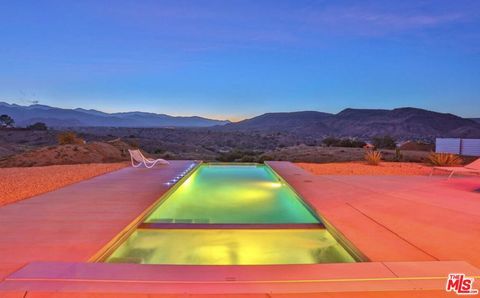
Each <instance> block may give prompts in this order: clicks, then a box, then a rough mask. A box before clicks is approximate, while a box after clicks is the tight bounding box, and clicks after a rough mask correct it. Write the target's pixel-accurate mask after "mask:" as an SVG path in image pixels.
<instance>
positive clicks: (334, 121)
mask: <svg viewBox="0 0 480 298" xmlns="http://www.w3.org/2000/svg"><path fill="white" fill-rule="evenodd" d="M0 114H8V115H10V116H11V117H13V118H14V120H15V122H16V124H17V126H26V125H29V124H32V123H35V122H44V123H46V124H47V126H50V127H85V126H100V127H210V128H212V129H215V130H218V131H225V132H228V131H241V132H248V133H251V132H258V133H289V134H295V135H297V136H300V137H312V138H322V137H326V136H337V137H360V138H371V137H373V136H379V135H392V136H394V137H397V138H403V139H406V138H415V139H433V138H435V137H463V138H480V118H472V119H467V118H462V117H459V116H456V115H453V114H447V113H437V112H432V111H428V110H422V109H417V108H398V109H393V110H382V109H345V110H343V111H341V112H339V113H337V114H330V113H323V112H316V111H304V112H287V113H267V114H263V115H260V116H257V117H253V118H251V119H246V120H243V121H239V122H230V121H222V120H213V119H207V118H202V117H197V116H193V117H174V116H169V115H165V114H154V113H145V112H127V113H104V112H100V111H97V110H86V109H81V108H77V109H60V108H55V107H50V106H45V105H38V104H35V105H30V106H20V105H16V104H8V103H4V102H0Z"/></svg>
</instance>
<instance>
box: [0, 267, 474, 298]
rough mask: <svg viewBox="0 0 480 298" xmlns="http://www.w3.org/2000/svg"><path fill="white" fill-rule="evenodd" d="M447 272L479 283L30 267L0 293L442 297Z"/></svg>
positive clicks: (384, 270)
mask: <svg viewBox="0 0 480 298" xmlns="http://www.w3.org/2000/svg"><path fill="white" fill-rule="evenodd" d="M452 270H453V271H454V272H462V273H465V274H466V275H467V276H470V277H474V278H480V270H479V269H477V268H475V267H473V266H471V265H470V264H468V263H466V262H461V261H433V262H365V263H343V264H314V265H253V266H238V265H237V266H235V265H228V266H212V265H206V266H192V265H137V264H105V263H65V262H62V263H59V262H34V263H30V264H28V265H27V266H26V267H24V268H22V269H21V270H19V271H17V272H15V273H13V274H12V275H10V276H9V277H7V278H6V279H5V281H4V282H3V283H1V284H0V293H1V292H2V291H3V292H22V291H24V292H29V293H35V292H42V293H52V292H55V293H58V292H68V293H85V292H88V293H150V294H155V293H161V294H183V295H184V294H185V293H188V294H189V295H201V294H221V293H229V294H261V293H270V294H293V293H297V294H298V293H313V292H314V293H332V292H336V293H340V292H343V293H348V292H364V293H369V292H383V293H404V292H407V291H419V290H420V291H423V292H429V291H430V292H431V293H436V295H438V294H439V293H445V292H444V289H445V283H446V280H447V276H448V274H449V273H451V272H452ZM187 289H188V290H187ZM189 297H190V296H189ZM357 297H361V295H357ZM432 297H434V296H432Z"/></svg>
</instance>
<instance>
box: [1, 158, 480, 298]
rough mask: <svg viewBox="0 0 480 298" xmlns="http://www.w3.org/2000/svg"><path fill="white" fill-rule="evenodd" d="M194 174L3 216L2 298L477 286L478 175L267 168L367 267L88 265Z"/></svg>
mask: <svg viewBox="0 0 480 298" xmlns="http://www.w3.org/2000/svg"><path fill="white" fill-rule="evenodd" d="M190 164H191V162H189V161H178V162H172V164H171V165H170V166H168V167H163V168H157V169H154V170H147V169H132V168H127V169H122V170H120V171H117V172H113V173H110V174H106V175H103V176H100V177H97V178H93V179H90V180H87V181H83V182H80V183H77V184H74V185H71V186H68V187H65V188H62V189H59V190H57V191H54V192H50V193H47V194H43V195H40V196H37V197H34V198H32V199H28V200H25V201H21V202H18V203H15V204H11V205H7V206H4V207H2V208H0V233H1V234H0V235H2V236H1V237H0V281H1V280H3V282H1V283H0V297H77V296H81V294H82V293H84V294H85V293H89V294H92V295H93V294H95V297H133V296H132V295H135V297H138V295H139V294H142V295H145V296H142V297H147V295H148V297H160V296H161V297H191V296H193V295H195V296H210V295H218V297H237V296H240V295H242V296H243V295H248V296H252V297H285V296H291V297H298V295H299V294H300V293H301V296H302V297H385V296H386V295H388V296H389V297H407V296H414V297H449V296H452V297H453V296H456V295H455V294H453V293H446V292H445V291H444V286H445V280H446V275H447V274H448V273H450V272H452V273H453V272H463V273H466V274H467V275H471V276H476V277H478V278H480V270H479V269H478V267H480V253H479V251H480V193H478V191H477V190H478V189H479V188H480V179H479V178H478V177H472V178H454V179H452V180H450V181H446V180H445V178H444V177H433V178H429V177H395V176H387V177H386V176H382V177H374V176H315V175H313V174H311V173H309V172H307V171H305V170H302V169H301V168H299V167H297V166H295V165H294V164H292V163H289V162H269V163H268V164H269V165H270V166H271V167H272V168H274V169H275V170H276V171H277V172H278V173H279V174H280V175H281V176H282V177H283V178H284V179H285V180H286V181H287V182H288V183H289V184H291V185H292V186H293V187H294V188H295V189H296V190H297V192H298V193H300V194H301V195H302V196H303V198H304V199H305V200H306V201H307V203H308V204H310V205H311V207H312V208H313V209H314V210H315V211H317V212H318V213H319V214H320V215H321V216H322V217H323V218H324V219H325V220H326V221H327V223H328V224H330V225H332V226H333V227H334V228H335V230H336V231H337V232H338V233H339V234H340V235H341V236H343V237H345V238H346V239H348V241H349V242H350V243H351V244H353V245H354V246H355V247H356V248H358V249H359V250H360V251H361V252H362V253H363V254H364V255H365V256H366V257H367V258H368V259H369V260H370V261H372V262H369V263H354V264H319V265H274V266H167V265H136V264H102V263H85V262H86V261H88V260H89V259H90V258H91V257H92V256H93V255H95V253H97V252H98V251H99V250H100V249H101V248H102V247H104V246H105V245H106V244H107V243H109V242H110V241H111V240H112V239H113V238H114V237H115V236H116V235H118V233H120V232H121V231H122V230H124V229H125V228H126V227H127V226H128V225H129V224H131V223H132V222H133V221H135V219H136V218H138V217H139V216H140V215H141V214H142V212H143V211H144V210H145V209H147V208H148V207H149V206H151V205H152V204H153V203H154V202H155V201H156V200H157V199H158V198H159V197H160V196H161V195H162V194H163V193H165V192H166V191H167V190H168V187H167V186H166V185H165V184H164V182H166V181H168V180H169V179H171V178H173V177H174V176H176V175H177V174H178V173H180V172H182V171H183V170H184V169H186V168H187V167H188V166H189V165H190ZM476 267H477V268H476ZM474 286H475V287H476V288H480V286H479V283H478V281H477V282H475V284H474ZM312 292H314V293H318V294H308V293H312ZM225 293H229V294H230V295H225ZM75 294H78V295H75ZM149 294H151V295H149ZM155 294H156V295H155ZM166 294H168V295H167V296H165V295H166ZM157 295H159V296H157ZM82 297H84V296H82Z"/></svg>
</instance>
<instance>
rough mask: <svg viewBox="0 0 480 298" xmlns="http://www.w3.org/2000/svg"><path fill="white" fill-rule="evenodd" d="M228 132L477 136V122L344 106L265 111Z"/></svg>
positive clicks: (233, 125) (479, 127)
mask: <svg viewBox="0 0 480 298" xmlns="http://www.w3.org/2000/svg"><path fill="white" fill-rule="evenodd" d="M219 129H224V130H230V131H236V130H238V131H244V130H249V131H258V132H275V131H282V132H288V133H292V134H296V135H309V136H312V137H324V136H339V137H360V138H370V137H373V136H378V135H392V136H394V137H396V138H399V139H407V138H415V139H433V138H435V137H468V138H479V137H480V123H478V122H475V121H473V120H472V119H465V118H462V117H459V116H455V115H453V114H448V113H438V112H432V111H428V110H423V109H417V108H398V109H393V110H381V109H345V110H343V111H341V112H339V113H338V114H327V113H320V112H293V113H268V114H264V115H261V116H258V117H254V118H251V119H247V120H243V121H240V122H236V123H230V124H227V125H225V126H223V127H221V128H219Z"/></svg>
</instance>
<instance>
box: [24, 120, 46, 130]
mask: <svg viewBox="0 0 480 298" xmlns="http://www.w3.org/2000/svg"><path fill="white" fill-rule="evenodd" d="M27 129H30V130H47V125H46V124H45V123H43V122H37V123H34V124H32V125H28V126H27Z"/></svg>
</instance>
